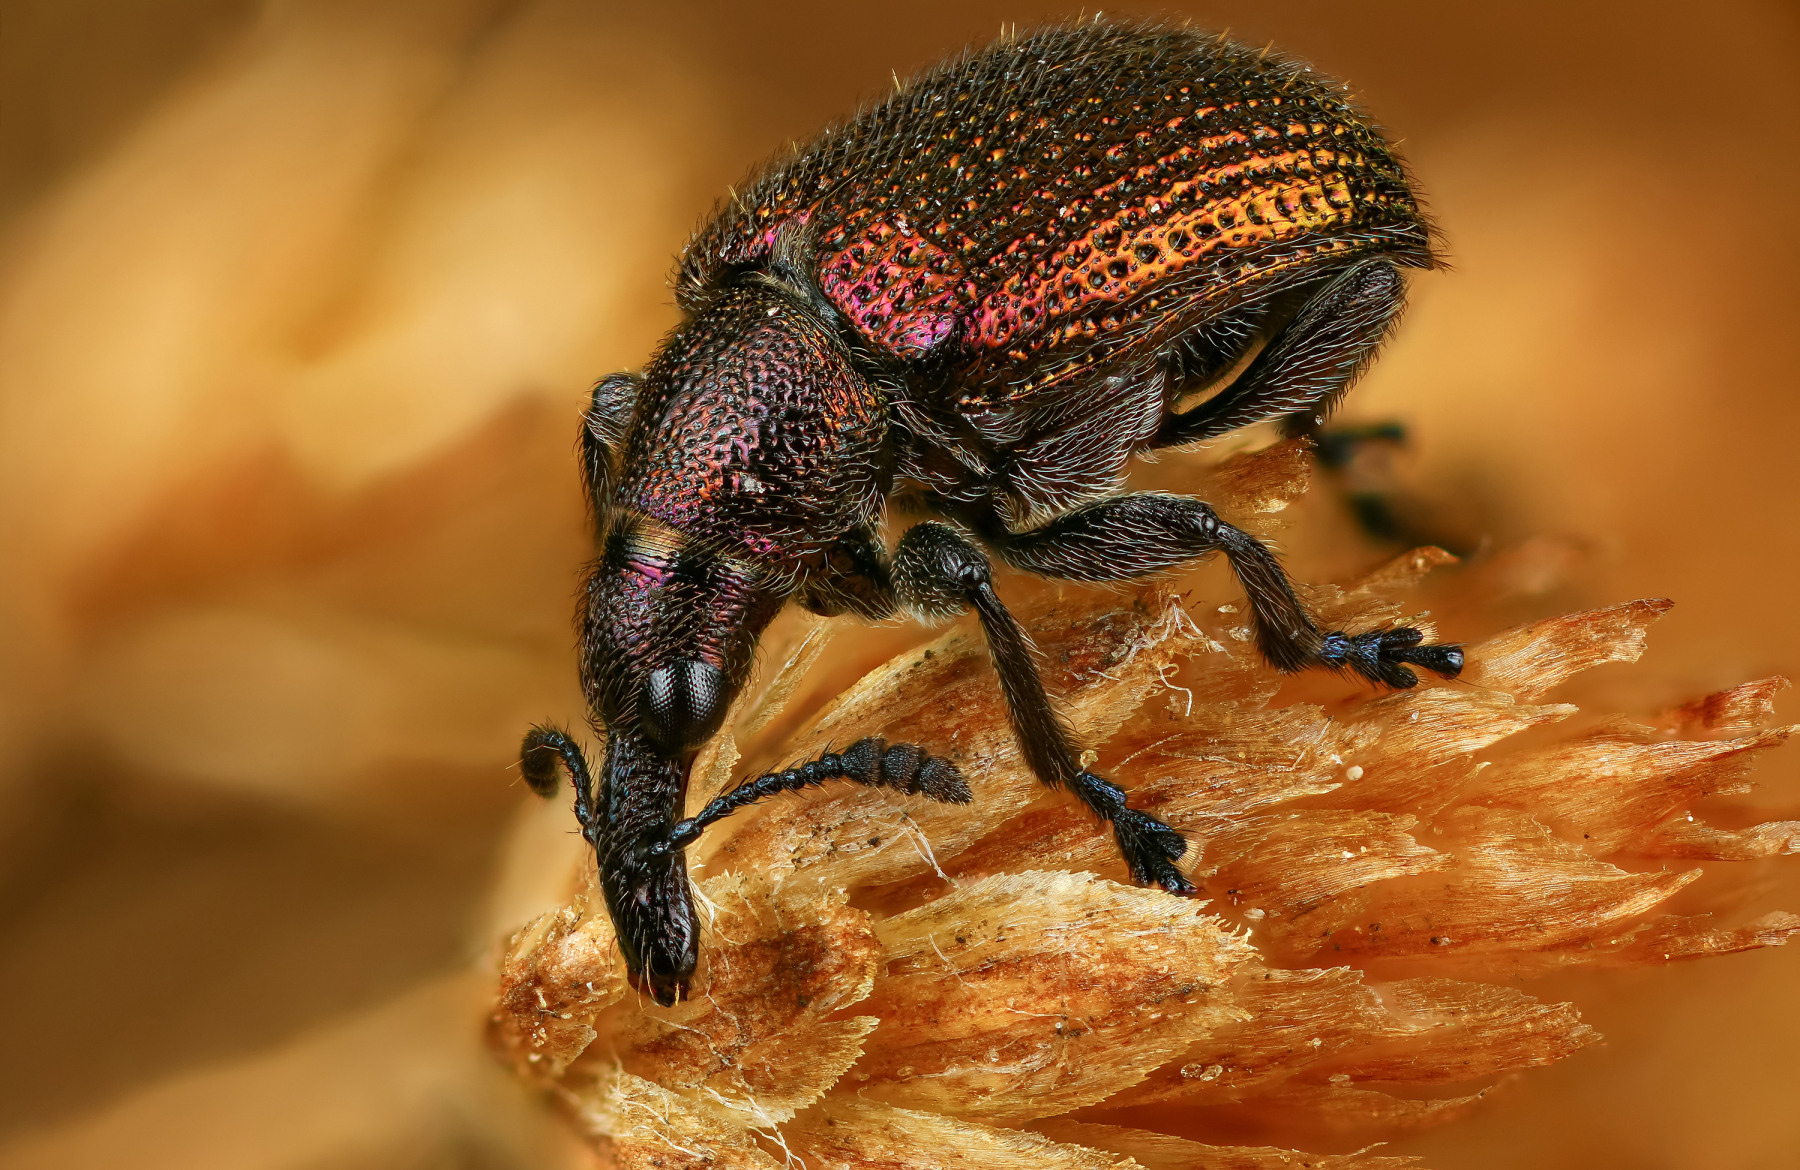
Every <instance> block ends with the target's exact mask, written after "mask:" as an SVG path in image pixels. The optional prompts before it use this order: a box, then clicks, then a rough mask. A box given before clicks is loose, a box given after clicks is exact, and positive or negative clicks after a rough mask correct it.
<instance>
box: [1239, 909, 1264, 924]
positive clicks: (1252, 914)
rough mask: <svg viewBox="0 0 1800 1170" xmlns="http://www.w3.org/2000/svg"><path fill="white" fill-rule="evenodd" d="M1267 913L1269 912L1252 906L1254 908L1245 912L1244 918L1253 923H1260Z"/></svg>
mask: <svg viewBox="0 0 1800 1170" xmlns="http://www.w3.org/2000/svg"><path fill="white" fill-rule="evenodd" d="M1266 913H1267V911H1266V910H1264V909H1263V908H1262V907H1260V906H1252V907H1250V909H1248V910H1246V911H1244V917H1245V918H1248V919H1249V920H1250V921H1252V922H1260V921H1261V920H1262V917H1263V915H1264V914H1266Z"/></svg>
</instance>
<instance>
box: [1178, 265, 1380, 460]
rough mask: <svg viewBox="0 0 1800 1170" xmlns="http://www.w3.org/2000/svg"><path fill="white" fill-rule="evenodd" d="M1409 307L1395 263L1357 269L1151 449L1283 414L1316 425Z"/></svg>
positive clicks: (1311, 302) (1322, 292) (1331, 285)
mask: <svg viewBox="0 0 1800 1170" xmlns="http://www.w3.org/2000/svg"><path fill="white" fill-rule="evenodd" d="M1405 305H1406V280H1405V278H1404V277H1403V276H1401V274H1400V270H1399V269H1398V268H1396V267H1395V266H1394V265H1393V263H1392V262H1391V261H1388V260H1386V259H1380V258H1376V259H1369V260H1364V261H1362V262H1361V263H1358V264H1355V265H1352V266H1351V267H1350V268H1347V269H1345V270H1344V271H1343V272H1342V273H1341V274H1339V275H1338V276H1337V277H1335V278H1333V279H1331V280H1329V281H1327V282H1326V283H1325V284H1324V285H1323V286H1321V287H1320V288H1319V289H1318V291H1316V292H1314V293H1313V294H1312V295H1311V296H1309V297H1308V298H1307V299H1306V301H1305V303H1304V304H1302V305H1301V306H1300V308H1299V310H1298V311H1297V312H1296V313H1295V314H1294V316H1293V318H1292V319H1291V320H1289V321H1288V323H1287V324H1286V325H1283V326H1282V327H1281V329H1280V331H1279V332H1277V333H1276V334H1275V336H1274V337H1273V338H1271V339H1270V341H1269V343H1268V345H1266V346H1264V347H1263V351H1262V352H1261V353H1259V354H1257V355H1256V358H1255V360H1254V361H1252V362H1251V363H1250V365H1249V367H1248V368H1247V369H1245V370H1244V372H1243V373H1242V374H1240V375H1239V376H1238V377H1237V378H1236V379H1235V380H1234V381H1233V382H1232V383H1231V384H1230V385H1229V386H1227V387H1225V388H1224V389H1223V390H1221V391H1220V392H1219V393H1218V394H1216V395H1214V396H1213V397H1211V398H1209V399H1207V400H1206V401H1205V402H1202V403H1201V404H1200V405H1198V406H1196V407H1194V408H1192V409H1191V410H1187V411H1184V412H1182V413H1180V414H1171V415H1169V416H1168V417H1167V418H1165V419H1164V420H1163V424H1162V427H1161V429H1159V430H1158V431H1157V433H1156V437H1155V438H1154V439H1153V440H1152V441H1151V445H1152V446H1155V447H1178V446H1182V445H1183V444H1186V443H1196V442H1199V441H1200V440H1202V439H1210V438H1213V437H1215V436H1217V435H1223V434H1226V433H1228V432H1230V431H1235V430H1237V429H1238V428H1240V427H1247V426H1249V425H1250V424H1251V423H1257V422H1261V421H1263V420H1264V419H1269V418H1276V417H1279V416H1281V415H1290V416H1298V420H1297V424H1296V425H1301V426H1317V425H1318V422H1319V421H1322V420H1323V419H1324V417H1325V416H1326V415H1327V414H1329V413H1330V412H1331V408H1332V407H1333V406H1334V405H1336V403H1337V400H1338V399H1339V398H1342V397H1343V395H1344V392H1345V391H1346V390H1348V389H1349V388H1350V386H1351V384H1352V383H1353V382H1355V381H1356V379H1357V378H1358V377H1359V376H1360V375H1361V374H1362V372H1363V370H1364V369H1366V368H1367V367H1368V365H1369V362H1370V361H1372V360H1373V359H1374V357H1375V353H1376V351H1377V350H1379V349H1380V348H1381V343H1382V342H1383V341H1384V340H1386V338H1387V335H1388V333H1389V331H1391V330H1392V329H1393V327H1394V325H1395V323H1396V322H1397V321H1398V320H1399V319H1400V311H1401V309H1403V308H1404V307H1405ZM1308 420H1312V421H1308Z"/></svg>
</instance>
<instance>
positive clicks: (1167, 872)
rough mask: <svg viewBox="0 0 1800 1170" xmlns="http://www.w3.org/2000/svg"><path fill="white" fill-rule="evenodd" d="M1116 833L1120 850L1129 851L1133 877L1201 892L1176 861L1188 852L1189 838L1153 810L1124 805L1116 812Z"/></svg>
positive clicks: (1183, 891) (1188, 894)
mask: <svg viewBox="0 0 1800 1170" xmlns="http://www.w3.org/2000/svg"><path fill="white" fill-rule="evenodd" d="M1113 835H1114V836H1115V837H1117V838H1118V842H1119V852H1121V853H1123V854H1124V855H1125V864H1126V865H1127V866H1128V867H1130V869H1131V878H1132V880H1133V881H1135V882H1137V883H1139V884H1140V885H1146V886H1160V887H1161V888H1162V889H1164V890H1166V891H1167V892H1169V893H1171V894H1180V895H1182V896H1184V897H1192V896H1194V895H1195V894H1198V893H1199V892H1200V890H1199V888H1198V887H1196V886H1195V885H1194V883H1192V882H1190V881H1188V880H1187V878H1186V877H1184V876H1183V875H1182V872H1181V870H1180V869H1179V868H1177V867H1176V865H1175V863H1176V862H1177V861H1179V860H1181V858H1182V856H1183V855H1185V854H1186V853H1187V849H1188V843H1187V838H1186V837H1183V836H1182V835H1181V834H1180V833H1178V832H1176V831H1175V830H1174V829H1172V828H1170V827H1169V826H1168V825H1165V824H1164V823H1163V822H1161V821H1159V820H1157V819H1156V818H1155V817H1153V816H1151V815H1150V814H1149V813H1146V812H1140V811H1138V810H1137V809H1134V808H1127V809H1121V810H1120V811H1118V812H1117V813H1115V814H1114V815H1113Z"/></svg>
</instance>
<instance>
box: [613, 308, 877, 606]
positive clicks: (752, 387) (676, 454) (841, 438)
mask: <svg viewBox="0 0 1800 1170" xmlns="http://www.w3.org/2000/svg"><path fill="white" fill-rule="evenodd" d="M886 429H887V428H886V411H885V405H884V402H883V399H882V396H881V392H880V390H879V389H878V388H877V387H876V386H875V384H874V383H872V382H871V381H870V380H869V379H867V378H865V377H864V376H863V375H862V374H861V373H859V372H858V371H857V369H856V368H855V365H854V364H853V362H852V359H851V355H850V351H849V350H848V349H847V348H846V347H845V345H844V344H843V342H842V341H841V340H840V338H839V336H838V333H837V331H836V330H835V328H834V327H833V326H832V324H831V323H830V322H828V321H826V320H824V319H823V318H822V317H821V316H820V315H819V314H818V313H817V312H816V311H815V310H814V309H813V308H811V307H810V306H809V305H808V304H807V302H806V301H805V300H804V299H803V298H802V297H800V296H799V295H797V294H796V293H794V292H793V291H791V290H789V289H787V288H785V287H783V286H781V285H779V284H778V283H776V282H774V281H772V280H767V279H763V278H757V277H752V278H748V279H745V280H743V281H741V282H739V283H737V284H736V285H734V286H732V287H728V288H726V289H724V290H723V291H722V292H720V294H719V295H718V296H717V297H716V298H714V299H713V300H712V302H711V303H709V304H707V305H706V306H705V307H704V308H702V309H701V310H700V311H699V312H697V313H696V314H695V315H694V316H693V317H692V318H691V319H690V320H688V321H687V322H686V323H684V324H683V325H682V326H681V327H680V328H679V329H677V330H676V331H675V332H674V333H673V334H671V335H670V337H669V339H668V341H667V342H666V343H665V344H664V346H663V349H662V351H661V353H659V354H658V355H657V357H656V359H655V360H654V361H653V362H652V363H651V364H650V366H649V368H648V369H646V370H645V386H644V391H643V395H642V397H641V399H640V402H639V408H638V413H637V418H636V421H635V423H634V425H633V428H632V431H631V434H630V436H629V439H628V441H627V444H626V457H625V466H624V471H623V475H622V477H621V481H620V484H619V487H618V490H617V492H616V494H615V496H614V499H615V503H616V504H617V505H618V506H620V507H622V508H624V509H626V510H629V511H631V512H635V513H636V514H638V515H641V516H644V517H647V518H650V519H652V520H654V521H656V522H658V523H660V524H662V525H664V526H666V527H667V528H668V529H669V530H670V531H672V532H675V533H678V534H680V536H681V537H682V538H683V539H685V540H699V541H705V542H707V543H709V544H710V545H711V546H712V547H714V548H715V549H717V550H719V551H720V552H723V553H728V554H730V555H733V556H740V557H744V558H746V559H747V560H749V561H751V562H754V563H757V564H761V565H764V566H766V567H767V568H769V569H770V570H772V571H774V572H777V573H780V572H782V571H784V570H786V569H789V568H791V567H792V566H793V565H794V564H796V563H798V562H799V561H802V560H804V559H805V558H807V557H809V556H813V555H815V554H817V553H818V552H820V551H821V550H823V549H824V548H826V547H828V546H829V545H830V544H832V543H833V542H834V541H836V540H837V539H838V538H840V537H841V536H843V535H844V534H845V533H847V532H850V531H852V530H854V529H856V528H858V527H861V526H863V525H865V524H867V523H869V522H870V521H871V520H872V519H873V518H874V517H875V515H876V514H877V512H878V511H879V509H880V505H881V494H882V490H883V485H882V483H881V478H882V475H881V469H882V467H883V466H884V464H885V462H886V460H885V459H884V452H883V447H884V444H885V441H886Z"/></svg>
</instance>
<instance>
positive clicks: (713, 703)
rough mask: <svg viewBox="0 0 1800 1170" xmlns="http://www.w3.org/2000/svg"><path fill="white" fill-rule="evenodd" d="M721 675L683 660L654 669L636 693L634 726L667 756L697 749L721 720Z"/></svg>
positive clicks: (713, 668)
mask: <svg viewBox="0 0 1800 1170" xmlns="http://www.w3.org/2000/svg"><path fill="white" fill-rule="evenodd" d="M728 701H729V700H728V696H727V694H726V686H725V672H724V671H722V670H720V669H719V668H718V667H716V666H712V665H710V664H708V663H705V662H701V661H698V660H697V659H692V658H687V659H682V660H680V661H677V662H672V663H670V664H669V665H667V666H663V667H658V668H657V669H656V670H653V671H651V672H650V677H649V678H647V679H645V680H644V688H643V690H641V691H639V692H638V703H637V715H638V725H639V727H640V728H641V729H642V730H643V733H644V734H645V735H646V736H648V737H649V738H650V740H651V742H653V743H655V744H656V746H658V747H660V748H661V749H662V750H663V751H665V752H668V753H670V754H671V755H675V754H679V753H681V752H685V751H688V750H689V749H692V748H697V747H699V746H700V745H701V744H703V743H705V742H706V741H707V740H709V739H711V738H712V735H713V732H715V731H717V730H719V725H720V724H721V723H723V722H724V721H725V708H726V706H727V703H728Z"/></svg>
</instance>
